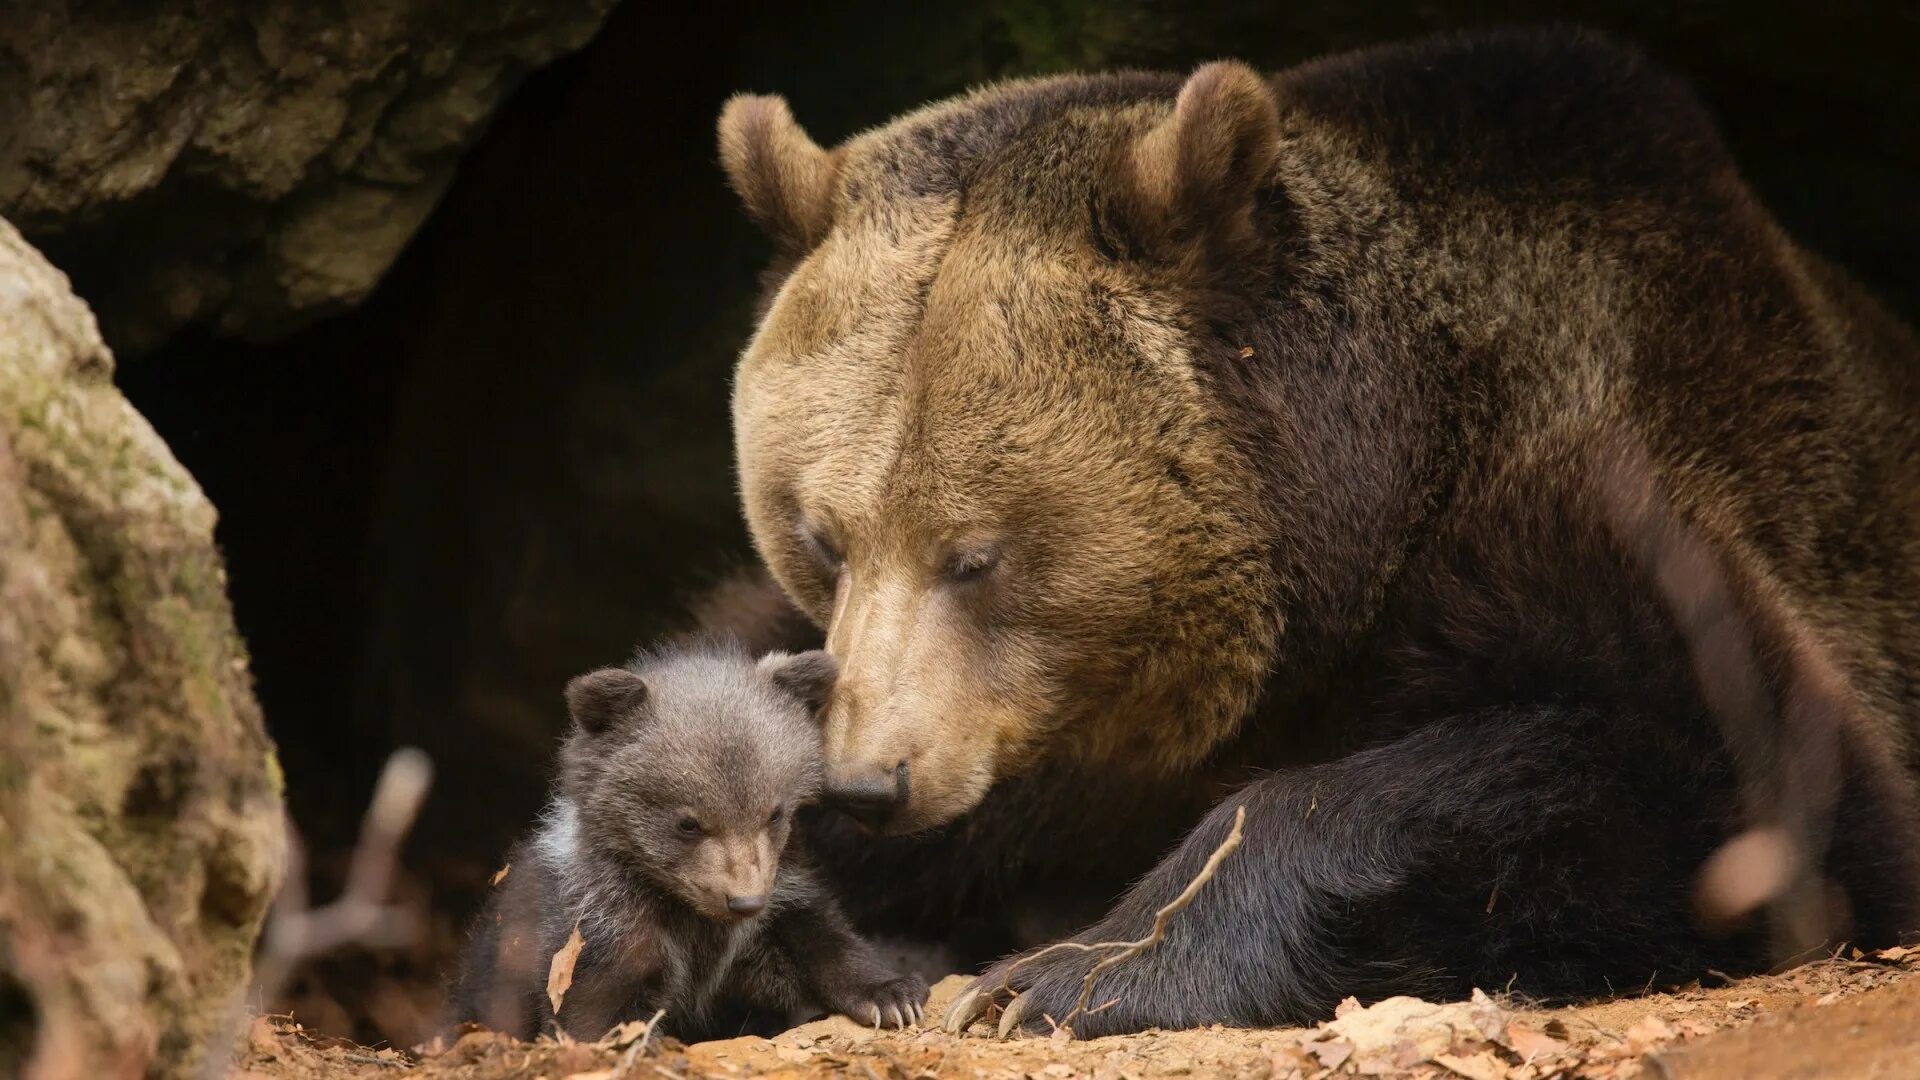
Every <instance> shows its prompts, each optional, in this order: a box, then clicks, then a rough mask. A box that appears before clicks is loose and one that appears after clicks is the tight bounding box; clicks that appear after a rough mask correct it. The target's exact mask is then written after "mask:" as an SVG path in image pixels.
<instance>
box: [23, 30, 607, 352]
mask: <svg viewBox="0 0 1920 1080" xmlns="http://www.w3.org/2000/svg"><path fill="white" fill-rule="evenodd" d="M612 6H613V0H523V2H513V0H482V2H479V3H470V4H462V5H459V8H458V10H459V14H458V15H457V16H454V15H452V14H450V13H449V12H448V10H447V9H446V7H445V6H444V5H442V4H439V3H436V2H434V0H371V2H369V3H361V4H352V5H344V6H343V5H337V4H311V3H307V2H305V0H268V2H266V3H261V4H252V5H245V6H242V7H235V6H233V5H230V4H223V3H218V2H216V0H159V2H156V3H151V4H133V5H111V6H108V7H105V8H102V7H100V6H99V5H88V4H82V3H79V2H78V0H20V2H18V3H14V4H10V5H9V6H8V12H7V16H6V18H5V19H4V20H0V216H6V217H8V218H11V219H12V220H13V221H14V222H15V223H16V224H17V225H19V226H20V228H21V229H22V230H23V231H24V232H25V233H26V234H27V235H28V236H30V237H32V238H33V240H34V242H35V243H37V244H39V245H40V246H41V247H42V248H44V249H45V250H47V252H48V254H49V255H51V256H53V258H54V261H55V262H57V263H58V264H59V265H61V266H62V267H64V268H66V269H67V270H68V272H69V273H71V274H73V275H74V276H75V278H76V280H77V281H78V282H79V284H80V292H81V293H82V294H83V295H85V296H87V297H88V298H89V299H90V300H92V301H93V303H94V305H95V307H96V308H97V309H99V310H100V312H101V317H102V321H103V323H104V324H105V328H106V331H107V338H108V340H109V341H112V342H113V343H114V345H115V347H116V348H119V349H122V350H123V351H124V350H127V349H144V348H147V347H150V346H152V345H154V344H156V343H158V342H159V341H160V340H162V339H164V338H165V337H166V336H167V335H168V334H170V333H171V332H172V331H173V330H175V329H176V328H178V327H180V326H182V325H184V324H186V323H189V322H198V321H207V322H212V323H213V324H215V325H216V326H217V327H218V328H219V329H220V330H222V331H223V332H226V333H230V334H237V335H245V336H261V335H266V334H272V333H276V332H279V331H282V330H285V329H288V328H290V327H292V326H295V325H297V324H298V323H300V322H302V321H304V320H306V319H310V318H312V317H314V316H316V315H320V314H325V313H328V312H332V311H336V310H338V309H340V308H342V307H345V306H347V305H350V304H352V303H354V302H356V301H358V300H359V299H360V298H361V297H363V296H365V295H366V294H367V292H368V291H369V290H370V289H372V287H373V285H374V283H375V282H376V281H378V280H379V277H380V275H381V274H382V273H383V272H385V270H386V268H387V266H388V265H389V264H390V263H391V262H392V261H393V258H394V256H395V255H397V254H398V253H399V251H400V249H401V247H402V246H403V245H405V244H406V242H407V240H408V239H409V238H411V237H412V235H413V233H414V230H415V229H416V228H418V227H419V225H420V223H421V222H422V221H423V220H425V218H426V216H427V213H428V212H429V211H430V210H432V209H433V206H434V204H435V202H436V201H437V200H438V199H439V197H440V194H441V192H442V191H443V190H444V189H445V188H446V185H447V183H448V181H449V180H450V179H451V177H452V173H453V168H454V165H455V163H456V161H457V159H458V156H459V154H460V151H461V150H463V149H464V148H465V147H466V146H467V144H468V143H469V142H470V141H471V140H472V139H473V138H474V137H475V136H476V135H477V134H478V132H479V131H480V129H481V128H482V126H483V125H484V124H485V122H486V120H487V119H488V117H489V116H490V115H491V114H492V113H493V111H494V109H495V108H496V107H497V106H498V105H499V103H500V101H501V100H502V98H504V97H505V95H506V94H507V92H508V91H509V90H511V89H512V88H513V86H514V85H515V84H516V83H517V82H518V80H519V77H520V76H521V75H522V74H523V73H525V72H526V71H528V70H529V69H531V68H534V67H536V66H538V65H541V64H544V63H546V62H547V61H549V60H551V59H553V58H554V57H556V56H559V55H561V54H563V53H567V52H570V51H572V50H574V49H577V48H579V47H580V46H581V45H583V44H585V43H586V41H587V40H588V39H589V38H590V37H591V36H592V35H593V33H594V32H595V31H596V30H597V29H598V28H599V26H600V23H601V21H602V20H603V19H604V18H605V16H606V13H607V11H608V10H609V9H610V8H611V7H612ZM5 118H11V120H8V119H5Z"/></svg>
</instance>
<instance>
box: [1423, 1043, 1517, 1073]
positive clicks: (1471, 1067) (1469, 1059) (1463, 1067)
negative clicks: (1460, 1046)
mask: <svg viewBox="0 0 1920 1080" xmlns="http://www.w3.org/2000/svg"><path fill="white" fill-rule="evenodd" d="M1433 1060H1434V1061H1436V1062H1438V1063H1439V1064H1441V1065H1445V1066H1446V1067H1447V1069H1448V1070H1449V1071H1451V1072H1456V1073H1459V1074H1460V1075H1461V1076H1464V1077H1467V1078H1468V1080H1506V1075H1507V1065H1506V1062H1503V1061H1501V1060H1500V1059H1499V1058H1497V1057H1494V1056H1493V1052H1492V1051H1490V1050H1482V1051H1480V1052H1479V1053H1477V1054H1470V1055H1468V1056H1466V1057H1455V1056H1454V1055H1452V1054H1435V1055H1434V1056H1433Z"/></svg>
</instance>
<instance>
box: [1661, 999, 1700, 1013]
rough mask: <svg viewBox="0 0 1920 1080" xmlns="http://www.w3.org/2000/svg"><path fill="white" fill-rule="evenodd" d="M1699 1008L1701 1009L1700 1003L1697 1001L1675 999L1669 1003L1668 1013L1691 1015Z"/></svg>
mask: <svg viewBox="0 0 1920 1080" xmlns="http://www.w3.org/2000/svg"><path fill="white" fill-rule="evenodd" d="M1699 1007H1700V1003H1699V1002H1697V1001H1685V1000H1681V999H1675V1000H1673V1001H1669V1002H1667V1011H1668V1012H1677V1013H1690V1012H1692V1011H1693V1010H1695V1009H1697V1008H1699Z"/></svg>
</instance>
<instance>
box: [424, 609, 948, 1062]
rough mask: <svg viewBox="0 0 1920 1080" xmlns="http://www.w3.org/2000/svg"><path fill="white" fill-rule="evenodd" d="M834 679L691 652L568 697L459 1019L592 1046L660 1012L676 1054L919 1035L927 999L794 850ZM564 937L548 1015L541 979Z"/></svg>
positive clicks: (790, 663)
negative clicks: (562, 962)
mask: <svg viewBox="0 0 1920 1080" xmlns="http://www.w3.org/2000/svg"><path fill="white" fill-rule="evenodd" d="M834 674H835V669H834V662H833V659H832V657H830V656H828V655H827V654H826V653H823V652H808V653H801V654H798V655H789V654H787V653H771V654H769V655H767V656H766V657H764V658H762V659H760V660H757V661H756V660H754V659H752V658H751V657H750V656H748V655H747V654H746V653H745V652H744V651H743V650H742V649H740V648H739V647H738V646H734V645H728V644H703V645H697V646H692V647H688V648H680V649H675V650H673V651H669V652H664V653H657V654H653V655H647V656H642V657H641V658H639V659H637V660H635V661H634V662H633V663H632V664H629V665H628V666H626V667H623V668H604V669H601V670H599V671H594V672H591V673H589V674H586V675H582V676H580V677H579V678H577V679H574V680H573V681H572V682H571V683H569V684H568V685H567V690H566V699H567V709H568V711H569V712H570V713H571V714H572V717H573V728H572V730H571V731H570V732H569V733H568V735H567V736H566V738H565V740H564V742H563V743H562V746H561V750H560V768H559V779H558V783H557V785H556V792H555V795H554V798H553V801H552V803H551V804H550V805H549V806H548V808H547V811H546V813H545V814H544V816H543V817H542V819H541V821H540V824H539V825H538V827H537V828H536V829H535V830H534V832H533V833H532V834H531V835H530V836H529V837H528V838H527V839H525V840H523V841H522V842H521V843H520V844H518V845H517V846H516V847H515V848H514V849H513V850H512V852H511V853H510V854H509V856H508V862H507V869H506V871H505V873H506V877H505V879H504V880H503V881H502V882H501V884H500V887H499V888H498V889H497V890H496V891H495V893H494V895H493V897H492V899H491V900H490V902H489V903H488V905H487V907H486V908H485V910H483V911H482V912H481V914H480V917H479V919H478V921H477V923H476V925H475V929H474V933H473V937H472V941H471V943H470V944H469V945H468V948H467V953H466V957H465V960H464V963H463V965H462V970H461V973H460V975H459V977H458V980H457V981H456V983H455V986H454V988H453V1003H454V1009H455V1013H456V1015H455V1019H456V1020H472V1021H478V1022H481V1023H484V1024H486V1025H487V1026H488V1027H491V1028H493V1029H494V1030H496V1031H502V1032H506V1033H508V1034H511V1035H514V1036H516V1037H519V1038H531V1037H532V1036H533V1035H535V1034H536V1033H538V1032H540V1031H543V1030H548V1029H549V1028H550V1026H551V1025H553V1024H556V1023H557V1025H558V1026H559V1027H560V1028H562V1029H564V1030H565V1031H566V1032H568V1033H569V1034H571V1035H573V1036H575V1037H577V1038H584V1039H593V1038H598V1037H599V1036H601V1035H602V1034H604V1033H605V1032H606V1031H607V1030H609V1029H610V1028H612V1027H613V1026H615V1025H616V1024H619V1023H623V1022H625V1021H628V1020H636V1019H638V1020H644V1019H646V1018H648V1017H650V1016H652V1015H653V1014H654V1012H655V1011H656V1010H660V1009H664V1010H665V1015H664V1016H663V1017H662V1019H661V1021H660V1024H659V1027H660V1030H661V1031H662V1032H663V1033H665V1034H672V1035H674V1036H675V1037H678V1038H680V1039H683V1040H692V1039H701V1038H711V1037H721V1036H731V1035H737V1034H740V1033H742V1032H743V1031H748V1030H753V1031H761V1032H765V1033H771V1032H773V1031H777V1030H780V1029H783V1028H785V1027H788V1026H791V1025H792V1024H794V1023H799V1022H802V1021H805V1020H808V1019H811V1018H813V1017H815V1016H818V1015H821V1014H823V1013H828V1012H837V1013H844V1014H845V1015H847V1016H849V1017H851V1018H853V1019H855V1020H857V1021H860V1022H862V1023H868V1024H874V1025H887V1026H895V1027H900V1026H905V1025H907V1024H910V1023H918V1022H919V1020H920V1019H921V1014H922V1010H923V1008H924V1007H925V1005H926V1000H927V984H926V983H925V981H923V980H922V979H920V978H919V977H918V976H915V975H902V974H900V973H898V972H895V971H893V970H891V969H890V968H889V967H888V966H887V965H886V964H885V963H884V962H883V961H882V960H881V959H880V957H879V955H878V954H877V953H876V952H875V950H874V949H873V947H872V946H871V945H870V944H868V943H867V942H866V941H865V940H864V939H863V938H861V937H860V936H859V935H858V934H857V933H855V932H854V930H853V927H852V925H851V924H850V923H849V922H848V920H847V917H846V916H845V914H843V913H842V911H841V910H840V907H839V905H838V904H837V903H836V902H835V900H834V899H833V897H832V896H831V895H829V894H828V892H827V891H826V889H825V887H824V886H823V885H822V884H821V882H820V879H819V878H818V876H817V875H816V873H815V871H814V870H813V868H812V867H811V866H810V865H809V863H808V861H807V858H806V852H805V850H804V847H803V845H802V843H801V841H800V838H799V837H798V836H797V835H796V834H795V833H794V832H793V817H794V812H795V810H796V809H797V808H798V807H799V806H801V805H802V804H804V803H807V802H808V801H809V800H811V799H812V798H813V796H814V795H815V794H816V792H817V791H818V789H819V786H820V777H821V764H820V733H819V728H818V725H817V720H816V713H817V711H818V710H819V708H820V707H821V706H822V705H823V704H824V703H825V701H826V697H827V693H828V691H829V690H830V689H831V688H832V684H833V680H834ZM576 927H578V929H579V933H580V935H581V937H582V939H583V941H584V944H583V945H582V946H581V947H580V948H579V952H578V954H577V956H576V958H575V961H574V969H573V976H572V983H571V986H569V987H567V988H566V989H565V991H564V994H563V995H562V998H561V1004H560V1008H559V1012H558V1015H557V1016H556V1015H555V1012H554V1010H553V1008H552V1006H551V1004H550V1002H549V998H548V979H549V972H550V965H551V964H552V962H553V959H554V956H555V954H556V953H559V952H560V951H561V950H562V949H564V948H566V947H567V945H568V942H569V940H570V938H571V936H572V934H573V932H574V930H575V928H576Z"/></svg>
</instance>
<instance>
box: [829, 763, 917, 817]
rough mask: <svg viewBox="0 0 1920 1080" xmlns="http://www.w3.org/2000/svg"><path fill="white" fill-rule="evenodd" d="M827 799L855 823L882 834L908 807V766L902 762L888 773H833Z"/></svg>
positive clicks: (864, 771)
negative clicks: (894, 817) (898, 814)
mask: <svg viewBox="0 0 1920 1080" xmlns="http://www.w3.org/2000/svg"><path fill="white" fill-rule="evenodd" d="M826 799H827V802H829V803H831V804H833V805H834V806H836V807H838V808H840V809H841V810H842V811H844V812H845V813H846V814H847V816H849V817H851V818H853V819H854V820H855V821H858V822H859V823H860V824H862V825H865V826H866V827H867V828H869V829H872V830H874V831H875V832H879V831H880V830H881V829H882V828H884V827H885V826H886V824H887V822H888V820H889V819H891V818H892V817H893V815H895V814H897V813H899V812H900V811H901V810H902V809H903V808H905V806H906V805H907V763H906V762H904V761H902V762H901V763H899V764H898V765H895V766H894V767H893V768H892V769H887V770H882V769H878V768H866V769H859V770H849V771H847V772H830V773H829V775H828V777H827V786H826Z"/></svg>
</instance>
